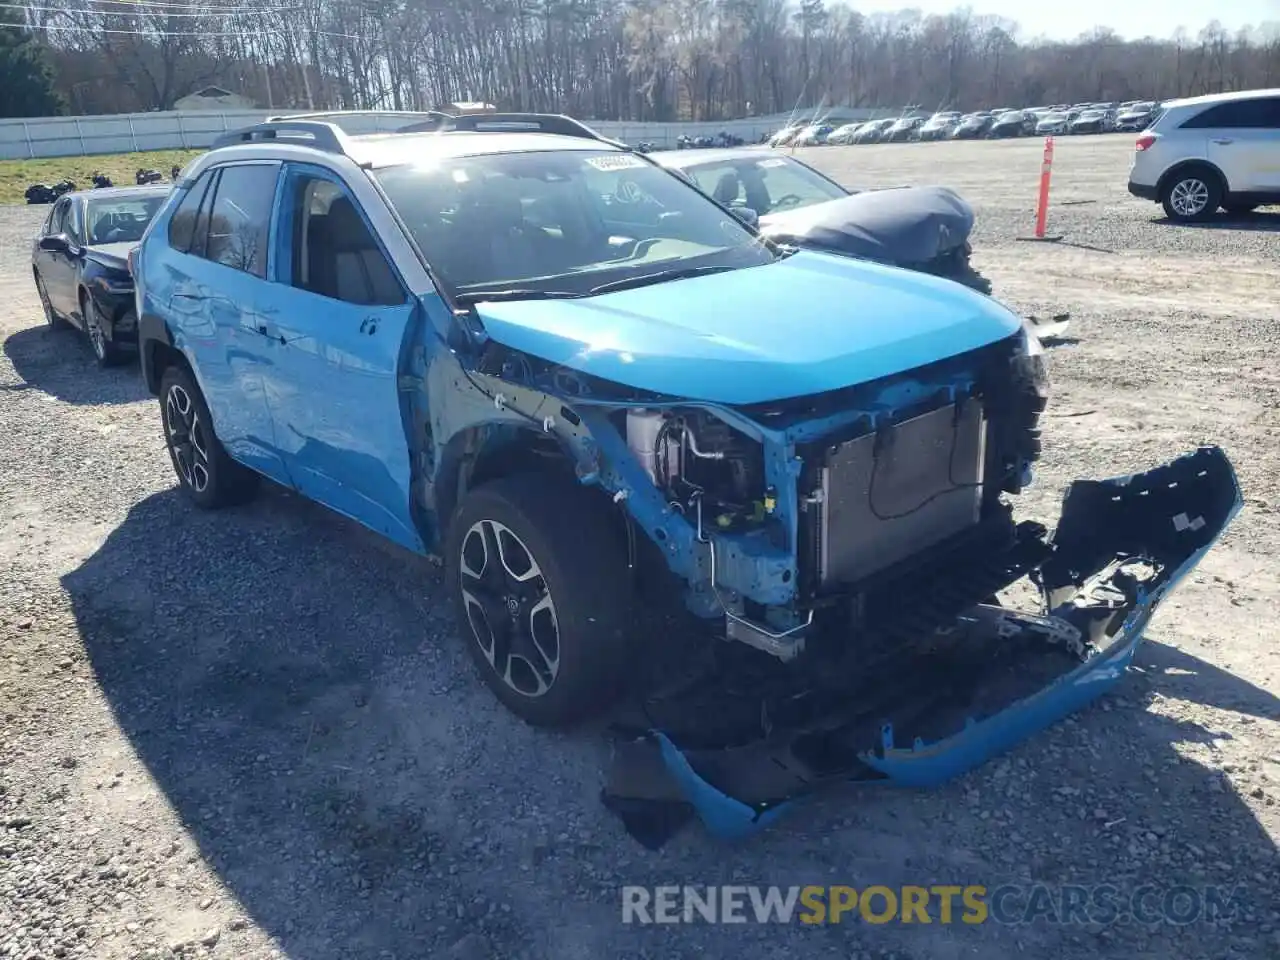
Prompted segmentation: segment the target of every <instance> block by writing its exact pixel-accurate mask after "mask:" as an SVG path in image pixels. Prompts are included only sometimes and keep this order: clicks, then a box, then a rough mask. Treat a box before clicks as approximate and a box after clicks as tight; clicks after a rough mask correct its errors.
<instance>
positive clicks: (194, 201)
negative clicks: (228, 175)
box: [169, 170, 216, 253]
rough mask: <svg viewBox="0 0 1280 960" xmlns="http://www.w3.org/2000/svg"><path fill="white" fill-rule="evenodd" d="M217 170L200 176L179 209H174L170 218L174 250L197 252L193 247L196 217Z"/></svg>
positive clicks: (208, 171) (171, 243)
mask: <svg viewBox="0 0 1280 960" xmlns="http://www.w3.org/2000/svg"><path fill="white" fill-rule="evenodd" d="M215 172H216V171H214V170H206V171H205V172H204V173H203V174H202V175H201V176H200V179H199V180H197V181H196V182H195V183H194V184H192V186H191V188H190V189H189V190H188V191H187V195H186V196H185V197H183V198H182V202H181V203H179V204H178V209H177V210H175V211H173V216H172V217H170V218H169V246H170V247H172V248H173V249H174V250H180V251H182V252H183V253H191V252H195V251H193V250H192V249H191V247H192V243H193V241H194V240H195V235H196V229H195V228H196V219H197V216H198V215H199V212H200V201H202V200H203V199H204V195H205V193H206V192H207V191H208V189H209V184H210V183H211V182H213V175H214V173H215Z"/></svg>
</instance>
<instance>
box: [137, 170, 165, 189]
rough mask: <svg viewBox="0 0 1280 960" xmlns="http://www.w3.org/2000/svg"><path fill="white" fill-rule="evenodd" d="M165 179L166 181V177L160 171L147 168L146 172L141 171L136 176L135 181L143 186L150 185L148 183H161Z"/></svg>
mask: <svg viewBox="0 0 1280 960" xmlns="http://www.w3.org/2000/svg"><path fill="white" fill-rule="evenodd" d="M163 179H164V176H163V174H161V173H160V171H159V170H153V169H151V168H147V169H145V170H143V169H139V170H138V172H137V173H136V174H135V175H134V181H135V182H136V183H137V184H138V186H143V185H144V184H148V183H159V182H160V181H161V180H163Z"/></svg>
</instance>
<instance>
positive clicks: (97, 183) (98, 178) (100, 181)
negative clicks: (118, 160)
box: [93, 173, 115, 190]
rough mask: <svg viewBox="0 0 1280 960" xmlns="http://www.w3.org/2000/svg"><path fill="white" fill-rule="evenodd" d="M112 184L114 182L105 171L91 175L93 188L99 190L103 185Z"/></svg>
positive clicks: (111, 185)
mask: <svg viewBox="0 0 1280 960" xmlns="http://www.w3.org/2000/svg"><path fill="white" fill-rule="evenodd" d="M114 186H115V184H114V183H112V182H111V178H110V177H108V176H107V175H106V174H105V173H95V174H94V175H93V189H95V190H101V189H102V188H104V187H114Z"/></svg>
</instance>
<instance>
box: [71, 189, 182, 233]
mask: <svg viewBox="0 0 1280 960" xmlns="http://www.w3.org/2000/svg"><path fill="white" fill-rule="evenodd" d="M164 201H165V197H164V195H163V194H155V195H154V196H149V197H113V198H111V199H109V200H108V199H102V200H90V201H89V204H88V214H87V216H86V217H85V224H86V225H87V227H88V237H87V240H88V242H89V244H90V245H91V246H92V245H95V244H100V243H137V242H138V241H139V240H141V239H142V234H143V231H145V230H146V229H147V224H148V223H150V222H151V218H152V217H154V216H155V215H156V211H157V210H159V209H160V205H161V204H163V203H164Z"/></svg>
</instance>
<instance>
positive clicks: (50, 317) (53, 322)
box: [36, 273, 70, 330]
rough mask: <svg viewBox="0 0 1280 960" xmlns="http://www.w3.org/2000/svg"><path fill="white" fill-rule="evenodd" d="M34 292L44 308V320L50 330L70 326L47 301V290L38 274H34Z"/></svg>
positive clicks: (63, 328)
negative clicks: (38, 296)
mask: <svg viewBox="0 0 1280 960" xmlns="http://www.w3.org/2000/svg"><path fill="white" fill-rule="evenodd" d="M36 293H38V294H39V295H40V306H41V307H42V308H43V309H44V322H45V326H47V327H48V328H49V329H50V330H65V329H66V328H67V327H69V326H70V324H69V323H67V321H66V320H64V319H63V318H62V317H60V316H58V312H57V311H56V310H54V309H53V304H52V303H50V302H49V291H48V290H46V289H45V287H44V280H43V279H41V277H40V274H38V273H37V274H36Z"/></svg>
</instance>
